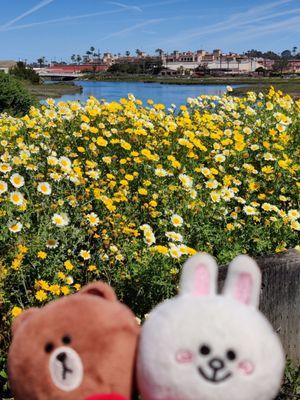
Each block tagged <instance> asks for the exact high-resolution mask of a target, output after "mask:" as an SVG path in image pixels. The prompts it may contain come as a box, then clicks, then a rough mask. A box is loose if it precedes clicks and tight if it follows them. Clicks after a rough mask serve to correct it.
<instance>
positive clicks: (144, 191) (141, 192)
mask: <svg viewBox="0 0 300 400" xmlns="http://www.w3.org/2000/svg"><path fill="white" fill-rule="evenodd" d="M138 192H139V194H140V195H142V196H146V195H147V194H148V190H147V189H145V188H139V189H138Z"/></svg>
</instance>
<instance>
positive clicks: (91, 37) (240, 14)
mask: <svg viewBox="0 0 300 400" xmlns="http://www.w3.org/2000/svg"><path fill="white" fill-rule="evenodd" d="M0 6H1V14H0V59H27V60H35V59H36V58H38V57H41V56H45V57H46V58H48V59H53V60H54V59H55V60H57V61H59V60H60V59H67V58H69V57H70V56H71V55H72V54H73V53H76V54H83V53H85V51H86V50H87V49H88V48H89V47H90V46H94V47H96V48H97V49H99V50H100V52H101V53H103V52H104V51H111V52H113V53H118V52H121V53H123V52H125V51H126V50H130V51H131V52H132V53H134V51H135V49H137V48H139V49H142V50H144V51H147V52H150V53H152V52H154V51H155V49H157V48H162V49H164V50H166V51H172V50H174V49H176V50H189V49H190V50H197V49H207V50H212V49H214V48H221V49H222V50H223V51H225V52H227V51H234V52H242V51H246V50H248V49H252V48H255V49H259V50H263V51H266V50H269V49H270V50H273V51H277V52H280V51H282V50H284V49H291V48H292V47H293V46H298V49H299V50H300V40H299V38H300V0H267V1H265V0H243V1H241V0H214V1H209V0H205V1H204V0H112V1H109V0H108V1H106V0H40V1H39V0H0Z"/></svg>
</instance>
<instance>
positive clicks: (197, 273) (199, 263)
mask: <svg viewBox="0 0 300 400" xmlns="http://www.w3.org/2000/svg"><path fill="white" fill-rule="evenodd" d="M217 269H218V266H217V263H216V261H215V259H214V258H213V257H212V256H210V255H209V254H206V253H198V254H196V255H194V256H193V257H191V258H189V259H188V260H187V261H186V262H185V264H184V266H183V272H182V275H181V279H180V291H179V293H180V294H191V295H193V296H197V297H199V296H200V297H201V296H211V295H215V293H216V283H217Z"/></svg>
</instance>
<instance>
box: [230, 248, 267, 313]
mask: <svg viewBox="0 0 300 400" xmlns="http://www.w3.org/2000/svg"><path fill="white" fill-rule="evenodd" d="M260 286H261V272H260V269H259V268H258V265H257V264H256V262H255V261H254V260H253V259H252V258H251V257H249V256H246V255H240V256H237V257H236V258H235V259H234V260H233V261H231V263H230V264H229V267H228V273H227V278H226V281H225V285H224V289H223V294H224V296H229V297H232V298H234V299H235V300H237V301H238V302H240V303H243V304H246V305H253V306H254V307H258V304H259V292H260Z"/></svg>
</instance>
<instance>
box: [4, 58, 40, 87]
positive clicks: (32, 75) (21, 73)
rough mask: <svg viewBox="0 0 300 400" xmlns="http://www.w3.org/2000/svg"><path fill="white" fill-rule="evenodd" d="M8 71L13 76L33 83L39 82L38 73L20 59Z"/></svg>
mask: <svg viewBox="0 0 300 400" xmlns="http://www.w3.org/2000/svg"><path fill="white" fill-rule="evenodd" d="M9 73H10V75H12V76H14V77H15V78H19V79H22V80H24V81H29V82H30V83H33V84H38V83H40V76H39V74H37V73H36V72H35V70H34V69H33V68H31V67H28V66H26V64H24V63H23V62H22V61H19V62H18V63H17V65H16V66H14V67H12V68H11V69H10V71H9Z"/></svg>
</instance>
